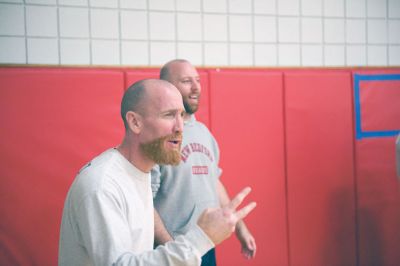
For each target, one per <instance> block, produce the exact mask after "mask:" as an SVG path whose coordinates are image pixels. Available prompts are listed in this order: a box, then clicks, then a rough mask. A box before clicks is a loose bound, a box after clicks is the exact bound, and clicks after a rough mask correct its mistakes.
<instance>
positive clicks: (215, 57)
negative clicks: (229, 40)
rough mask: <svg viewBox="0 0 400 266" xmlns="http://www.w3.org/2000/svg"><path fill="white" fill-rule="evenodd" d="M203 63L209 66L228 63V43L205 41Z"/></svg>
mask: <svg viewBox="0 0 400 266" xmlns="http://www.w3.org/2000/svg"><path fill="white" fill-rule="evenodd" d="M204 63H205V65H209V66H226V65H228V45H227V44H226V43H206V44H205V45H204Z"/></svg>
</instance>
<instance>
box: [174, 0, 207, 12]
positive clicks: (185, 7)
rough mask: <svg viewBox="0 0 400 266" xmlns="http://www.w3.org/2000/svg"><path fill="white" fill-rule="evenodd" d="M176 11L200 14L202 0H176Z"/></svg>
mask: <svg viewBox="0 0 400 266" xmlns="http://www.w3.org/2000/svg"><path fill="white" fill-rule="evenodd" d="M176 10H178V11H193V12H200V10H201V0H176Z"/></svg>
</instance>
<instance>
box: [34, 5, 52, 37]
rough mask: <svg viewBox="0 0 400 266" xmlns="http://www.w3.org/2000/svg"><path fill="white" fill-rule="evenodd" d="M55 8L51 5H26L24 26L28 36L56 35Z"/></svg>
mask: <svg viewBox="0 0 400 266" xmlns="http://www.w3.org/2000/svg"><path fill="white" fill-rule="evenodd" d="M57 24H58V22H57V8H56V7H52V6H27V7H26V27H27V35H28V36H34V37H38V36H41V37H42V36H44V37H56V36H57Z"/></svg>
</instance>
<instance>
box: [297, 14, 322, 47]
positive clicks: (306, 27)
mask: <svg viewBox="0 0 400 266" xmlns="http://www.w3.org/2000/svg"><path fill="white" fill-rule="evenodd" d="M322 39H323V38H322V19H321V18H303V19H302V20H301V41H302V42H303V43H322Z"/></svg>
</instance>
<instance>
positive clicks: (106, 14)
mask: <svg viewBox="0 0 400 266" xmlns="http://www.w3.org/2000/svg"><path fill="white" fill-rule="evenodd" d="M90 27H91V37H92V38H106V39H107V38H113V39H116V38H118V37H119V22H118V11H117V10H112V9H91V10H90Z"/></svg>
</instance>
